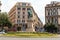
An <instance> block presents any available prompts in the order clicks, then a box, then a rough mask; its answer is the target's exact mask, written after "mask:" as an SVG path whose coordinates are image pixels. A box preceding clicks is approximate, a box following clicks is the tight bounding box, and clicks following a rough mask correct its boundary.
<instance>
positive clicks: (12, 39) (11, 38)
mask: <svg viewBox="0 0 60 40" xmlns="http://www.w3.org/2000/svg"><path fill="white" fill-rule="evenodd" d="M0 40H60V38H17V37H0Z"/></svg>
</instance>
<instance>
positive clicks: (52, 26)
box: [44, 23, 57, 33]
mask: <svg viewBox="0 0 60 40" xmlns="http://www.w3.org/2000/svg"><path fill="white" fill-rule="evenodd" d="M44 29H45V31H46V32H50V33H56V32H57V27H56V25H55V24H52V23H49V24H48V23H47V24H45V25H44Z"/></svg>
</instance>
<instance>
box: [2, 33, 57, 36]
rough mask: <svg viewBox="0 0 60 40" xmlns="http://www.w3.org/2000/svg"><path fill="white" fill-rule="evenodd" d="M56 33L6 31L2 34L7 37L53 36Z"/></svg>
mask: <svg viewBox="0 0 60 40" xmlns="http://www.w3.org/2000/svg"><path fill="white" fill-rule="evenodd" d="M56 35H57V34H52V33H47V32H44V33H40V32H8V33H6V34H3V35H2V36H9V37H55V36H56Z"/></svg>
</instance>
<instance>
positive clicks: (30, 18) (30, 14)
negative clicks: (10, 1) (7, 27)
mask: <svg viewBox="0 0 60 40" xmlns="http://www.w3.org/2000/svg"><path fill="white" fill-rule="evenodd" d="M9 19H10V21H11V22H12V24H13V25H15V26H16V30H17V31H27V32H35V31H39V29H40V28H42V26H43V23H42V22H41V20H40V19H39V18H38V16H37V14H36V13H35V11H34V9H33V7H32V6H31V4H30V3H25V2H17V3H16V4H15V5H14V6H13V7H12V8H11V10H10V11H9Z"/></svg>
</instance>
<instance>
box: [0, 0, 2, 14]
mask: <svg viewBox="0 0 60 40" xmlns="http://www.w3.org/2000/svg"><path fill="white" fill-rule="evenodd" d="M1 5H2V3H1V1H0V13H1Z"/></svg>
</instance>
